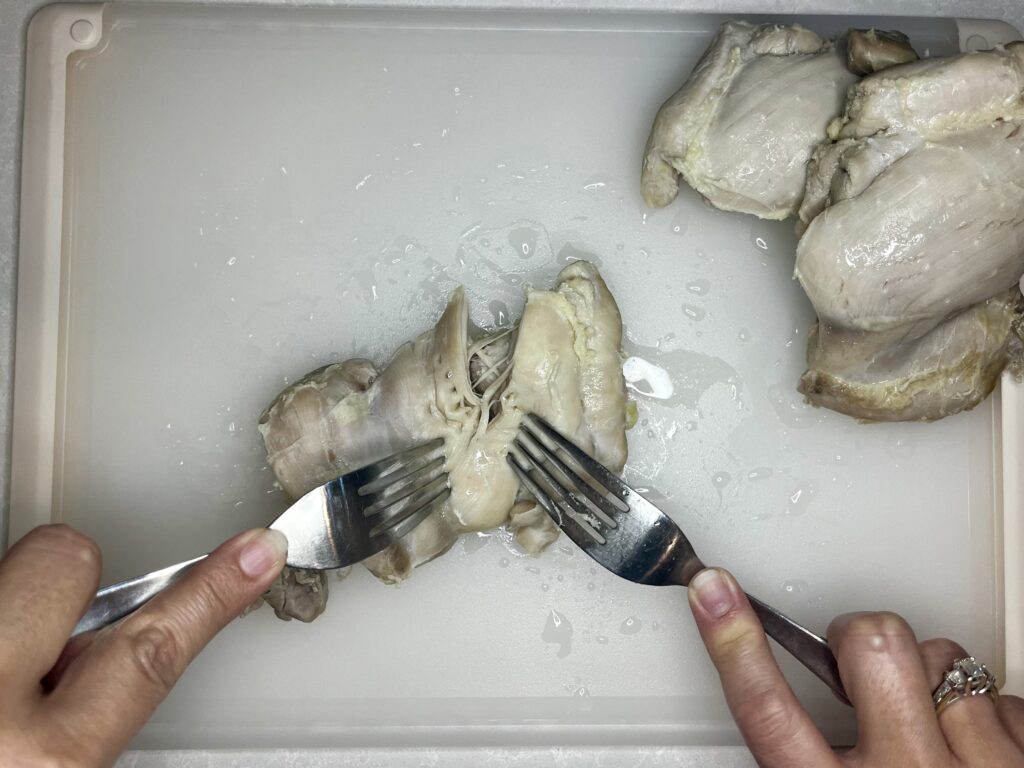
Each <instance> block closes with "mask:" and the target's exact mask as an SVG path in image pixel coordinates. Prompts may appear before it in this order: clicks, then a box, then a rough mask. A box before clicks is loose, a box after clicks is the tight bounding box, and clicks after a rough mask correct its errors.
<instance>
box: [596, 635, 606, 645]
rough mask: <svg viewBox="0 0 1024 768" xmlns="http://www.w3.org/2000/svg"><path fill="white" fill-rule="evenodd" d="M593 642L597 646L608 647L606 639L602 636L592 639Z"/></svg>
mask: <svg viewBox="0 0 1024 768" xmlns="http://www.w3.org/2000/svg"><path fill="white" fill-rule="evenodd" d="M594 641H595V642H596V643H597V644H598V645H608V638H607V637H605V636H604V635H598V636H597V637H595V638H594Z"/></svg>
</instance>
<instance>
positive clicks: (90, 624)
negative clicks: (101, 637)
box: [71, 555, 206, 637]
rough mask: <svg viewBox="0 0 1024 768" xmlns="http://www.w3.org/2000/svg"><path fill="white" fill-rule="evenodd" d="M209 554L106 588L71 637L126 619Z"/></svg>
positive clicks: (98, 593) (101, 591) (100, 592)
mask: <svg viewBox="0 0 1024 768" xmlns="http://www.w3.org/2000/svg"><path fill="white" fill-rule="evenodd" d="M205 557H206V555H202V556H200V557H195V558H192V559H191V560H186V561H185V562H183V563H178V564H177V565H171V566H168V567H167V568H161V569H160V570H159V571H153V572H152V573H147V574H146V575H145V576H138V577H136V578H134V579H128V580H127V581H121V582H118V583H117V584H111V585H110V586H109V587H104V588H103V589H101V590H100V591H99V592H97V593H96V597H95V599H93V601H92V605H91V606H89V610H88V611H86V612H85V615H84V616H83V617H82V618H81V620H80V621H79V622H78V624H76V625H75V628H74V630H73V631H72V632H71V637H75V636H76V635H80V634H82V633H83V632H91V631H92V630H94V629H100V628H102V627H105V626H107V625H108V624H113V623H114V622H115V621H117V620H118V619H123V618H124V617H125V616H127V615H128V614H129V613H134V612H135V611H137V610H138V609H139V608H141V607H142V606H143V605H145V604H146V603H148V602H149V601H150V600H152V599H153V598H154V597H156V595H157V594H158V593H159V592H162V591H163V590H164V589H166V588H167V587H169V586H170V585H171V584H173V583H174V582H176V581H177V580H178V579H179V578H181V576H182V575H183V574H184V573H185V572H186V571H187V570H188V569H189V568H191V567H192V566H193V565H195V564H196V563H198V562H199V561H200V560H202V559H203V558H205Z"/></svg>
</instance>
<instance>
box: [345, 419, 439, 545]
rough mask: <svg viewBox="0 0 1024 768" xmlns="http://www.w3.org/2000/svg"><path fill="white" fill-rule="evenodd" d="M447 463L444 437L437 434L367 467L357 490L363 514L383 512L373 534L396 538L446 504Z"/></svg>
mask: <svg viewBox="0 0 1024 768" xmlns="http://www.w3.org/2000/svg"><path fill="white" fill-rule="evenodd" d="M444 465H445V453H444V440H443V439H442V438H437V439H436V440H432V441H431V442H429V443H424V444H423V445H419V446H417V447H415V448H410V449H409V450H406V451H401V452H400V453H396V454H394V455H392V456H388V457H387V458H385V459H381V460H380V461H378V462H376V463H374V464H371V465H370V466H368V467H365V468H364V469H363V470H362V473H363V478H362V479H363V480H364V482H363V484H362V485H360V486H359V488H358V490H357V494H358V495H359V496H360V497H361V500H362V502H363V504H364V506H363V514H364V515H365V516H366V517H371V516H374V515H380V519H379V521H378V522H377V523H376V525H374V527H373V528H372V529H371V530H370V533H369V536H370V538H373V537H376V536H379V535H382V534H383V535H386V536H387V537H388V538H390V539H393V540H395V541H397V540H398V539H400V538H402V536H404V535H405V534H406V533H408V532H409V531H411V530H412V529H413V528H415V527H416V526H417V525H419V524H420V523H421V522H423V520H424V519H426V517H427V516H429V515H430V514H431V513H432V512H433V511H434V510H436V509H437V508H438V507H439V506H440V505H441V504H443V503H444V502H445V500H447V499H448V497H449V495H450V494H451V490H450V488H449V486H448V473H447V471H446V470H445V466H444Z"/></svg>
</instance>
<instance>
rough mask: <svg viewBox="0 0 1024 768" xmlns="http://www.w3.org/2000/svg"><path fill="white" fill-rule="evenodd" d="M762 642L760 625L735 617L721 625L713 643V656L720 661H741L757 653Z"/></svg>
mask: <svg viewBox="0 0 1024 768" xmlns="http://www.w3.org/2000/svg"><path fill="white" fill-rule="evenodd" d="M763 640H764V630H763V629H762V628H761V625H760V624H758V623H756V622H753V621H747V620H745V618H744V617H735V618H734V619H733V620H732V621H726V622H725V623H724V624H722V625H721V626H720V627H719V629H718V631H717V633H716V635H715V638H714V641H713V646H714V652H715V656H716V657H718V658H721V659H730V660H736V659H742V658H745V657H747V656H750V655H751V654H753V653H756V652H757V649H758V648H759V647H760V645H761V643H762V642H763Z"/></svg>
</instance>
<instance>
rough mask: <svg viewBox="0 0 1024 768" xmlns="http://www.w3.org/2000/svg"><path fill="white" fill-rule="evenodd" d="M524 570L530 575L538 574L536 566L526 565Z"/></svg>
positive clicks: (538, 569)
mask: <svg viewBox="0 0 1024 768" xmlns="http://www.w3.org/2000/svg"><path fill="white" fill-rule="evenodd" d="M526 570H527V571H529V572H530V573H540V568H538V567H537V566H536V565H528V566H526Z"/></svg>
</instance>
